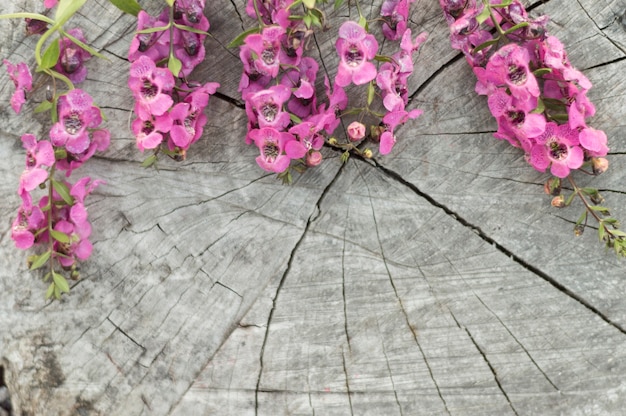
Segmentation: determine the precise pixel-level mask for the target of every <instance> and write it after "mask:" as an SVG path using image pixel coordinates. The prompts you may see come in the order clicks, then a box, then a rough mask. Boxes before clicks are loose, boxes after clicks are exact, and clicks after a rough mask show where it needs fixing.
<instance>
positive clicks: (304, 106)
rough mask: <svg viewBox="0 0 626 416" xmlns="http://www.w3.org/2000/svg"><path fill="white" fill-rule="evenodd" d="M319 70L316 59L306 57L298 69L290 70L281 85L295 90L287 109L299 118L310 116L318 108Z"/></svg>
mask: <svg viewBox="0 0 626 416" xmlns="http://www.w3.org/2000/svg"><path fill="white" fill-rule="evenodd" d="M318 69H319V65H318V64H317V62H316V61H315V59H313V58H309V57H304V58H302V60H301V61H300V63H299V64H298V65H297V67H296V68H291V69H289V70H288V71H287V72H286V73H285V75H284V76H283V77H282V79H281V82H280V83H281V84H283V85H285V86H286V87H289V88H292V89H294V91H293V97H292V98H291V99H290V100H289V102H288V103H287V108H288V109H289V111H291V112H292V113H294V114H295V115H297V116H298V117H301V118H302V117H306V116H308V115H309V114H311V111H312V110H313V109H314V108H315V107H316V96H315V78H316V75H317V70H318Z"/></svg>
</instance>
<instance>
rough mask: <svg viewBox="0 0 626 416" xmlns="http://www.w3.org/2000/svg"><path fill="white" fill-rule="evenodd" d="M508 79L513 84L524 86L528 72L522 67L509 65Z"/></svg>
mask: <svg viewBox="0 0 626 416" xmlns="http://www.w3.org/2000/svg"><path fill="white" fill-rule="evenodd" d="M508 78H509V81H511V82H512V83H513V84H515V85H522V84H523V83H525V82H526V71H524V68H523V67H521V66H517V65H509V73H508Z"/></svg>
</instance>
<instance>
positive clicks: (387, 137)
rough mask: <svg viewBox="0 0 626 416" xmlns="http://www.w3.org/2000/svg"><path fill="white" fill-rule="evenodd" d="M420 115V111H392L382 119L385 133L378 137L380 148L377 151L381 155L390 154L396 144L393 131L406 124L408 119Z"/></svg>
mask: <svg viewBox="0 0 626 416" xmlns="http://www.w3.org/2000/svg"><path fill="white" fill-rule="evenodd" d="M421 114H422V110H411V111H409V112H407V111H404V110H401V111H392V112H389V113H387V114H385V116H384V117H383V124H384V125H385V131H384V132H383V134H381V135H380V146H379V149H378V151H379V152H380V154H381V155H386V154H389V153H391V149H393V146H394V145H395V144H396V136H395V135H394V130H395V128H396V127H397V126H399V125H401V124H404V123H406V122H407V121H409V120H410V119H414V118H417V117H419V116H420V115H421Z"/></svg>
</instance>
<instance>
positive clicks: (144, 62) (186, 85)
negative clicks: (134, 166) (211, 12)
mask: <svg viewBox="0 0 626 416" xmlns="http://www.w3.org/2000/svg"><path fill="white" fill-rule="evenodd" d="M203 10H204V0H177V1H175V2H174V4H173V6H172V7H166V8H165V9H164V10H163V12H162V13H161V14H160V15H159V16H157V17H153V16H150V15H149V14H148V13H146V12H145V11H143V10H141V11H139V13H138V16H137V33H136V34H135V36H134V37H133V40H132V42H131V44H130V49H129V52H128V59H129V61H131V67H130V76H129V79H128V87H129V88H130V90H131V91H132V94H133V97H134V99H135V105H134V112H135V114H136V115H137V118H136V119H135V120H134V121H133V123H132V131H133V134H134V135H135V138H136V140H137V147H138V148H139V150H141V151H144V150H145V149H154V151H155V153H154V154H153V156H151V157H149V158H148V159H147V161H146V162H147V163H145V164H144V165H146V166H148V165H150V164H152V163H154V161H156V155H157V154H158V152H159V151H162V152H163V153H165V154H168V155H169V156H171V157H173V158H175V159H177V160H182V159H184V158H185V156H186V153H187V150H188V149H189V147H190V146H191V145H192V144H193V143H195V142H196V141H197V140H198V139H199V138H200V136H201V135H202V132H203V129H204V126H205V124H206V122H207V117H206V115H205V114H204V110H205V108H206V106H207V105H208V103H209V96H210V95H212V94H215V91H216V89H217V88H218V87H219V84H217V83H215V82H208V83H205V84H199V83H196V82H193V81H189V80H187V77H188V76H189V75H190V73H191V72H192V71H193V69H194V68H195V67H196V66H197V65H198V64H199V63H200V62H202V61H203V60H204V56H205V53H206V52H205V47H204V39H205V38H206V31H207V30H209V20H208V19H207V18H206V16H205V15H204V14H203ZM163 62H164V63H165V64H166V66H165V67H160V66H158V65H159V64H161V63H163ZM174 74H175V76H174ZM176 79H180V82H179V83H178V85H177V82H176ZM162 145H166V146H167V148H165V147H163V146H162Z"/></svg>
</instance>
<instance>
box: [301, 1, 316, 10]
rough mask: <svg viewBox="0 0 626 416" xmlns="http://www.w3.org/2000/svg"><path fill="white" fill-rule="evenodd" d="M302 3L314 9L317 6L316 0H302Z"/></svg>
mask: <svg viewBox="0 0 626 416" xmlns="http://www.w3.org/2000/svg"><path fill="white" fill-rule="evenodd" d="M302 3H303V4H304V5H305V6H306V8H307V9H313V8H314V7H315V0H302Z"/></svg>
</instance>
